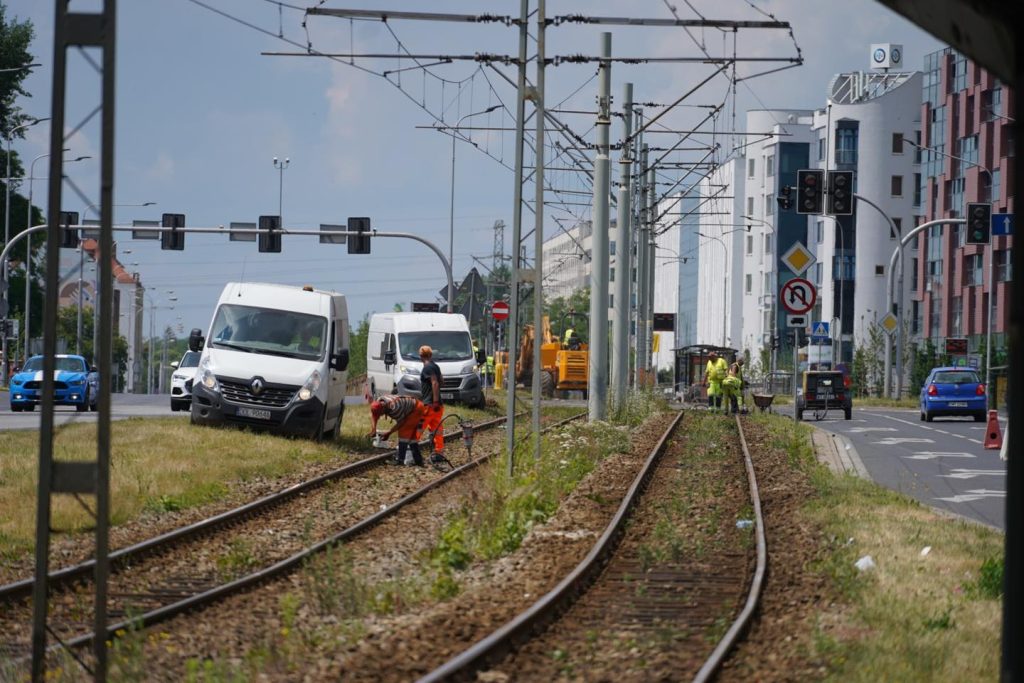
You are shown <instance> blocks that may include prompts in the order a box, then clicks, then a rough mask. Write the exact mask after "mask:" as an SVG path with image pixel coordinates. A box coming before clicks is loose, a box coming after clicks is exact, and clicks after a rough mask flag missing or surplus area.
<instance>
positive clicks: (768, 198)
mask: <svg viewBox="0 0 1024 683" xmlns="http://www.w3.org/2000/svg"><path fill="white" fill-rule="evenodd" d="M764 215H765V216H771V215H772V193H771V192H769V193H768V194H766V195H765V196H764Z"/></svg>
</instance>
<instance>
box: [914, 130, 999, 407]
mask: <svg viewBox="0 0 1024 683" xmlns="http://www.w3.org/2000/svg"><path fill="white" fill-rule="evenodd" d="M903 142H906V143H908V144H910V145H913V146H914V147H916V148H918V149H920V150H922V151H925V152H932V153H934V154H941V155H942V156H944V157H948V158H950V159H952V160H953V161H959V162H960V163H962V164H968V165H969V166H974V167H975V168H977V169H980V170H982V171H984V172H985V174H986V175H987V176H988V185H989V193H990V194H991V191H992V189H991V188H992V169H990V168H989V167H988V166H983V165H981V164H979V163H978V162H976V161H969V160H967V159H963V158H961V157H958V156H954V155H952V154H947V153H946V152H941V151H939V150H937V149H933V148H931V147H925V146H924V145H919V144H918V143H916V142H914V141H913V140H908V139H907V138H903ZM979 153H980V152H979ZM980 195H981V193H980V192H979V193H978V200H979V201H980V200H981V196H980ZM992 199H993V197H991V196H989V203H990V204H991V202H992ZM988 246H989V250H988V306H987V307H986V308H987V311H986V315H985V390H986V392H987V395H988V407H989V408H995V403H994V401H993V397H994V396H995V392H993V391H992V299H993V295H994V294H995V280H994V277H993V273H994V272H995V269H996V247H995V238H994V236H990V237H989V245H988ZM901 261H902V259H901ZM902 271H903V264H902V263H900V272H901V273H902ZM902 284H903V283H902V282H901V283H900V295H902V293H903V286H902ZM900 312H901V314H902V309H900ZM902 329H903V325H902V324H901V325H900V330H902ZM896 353H897V354H899V353H900V350H899V349H897V350H896ZM898 359H899V356H897V360H898Z"/></svg>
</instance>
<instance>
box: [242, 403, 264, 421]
mask: <svg viewBox="0 0 1024 683" xmlns="http://www.w3.org/2000/svg"><path fill="white" fill-rule="evenodd" d="M238 416H239V417H251V418H252V419H254V420H269V419H270V411H269V410H266V409H264V408H247V407H245V406H241V407H240V408H239V409H238Z"/></svg>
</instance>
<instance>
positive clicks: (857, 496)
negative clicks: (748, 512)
mask: <svg viewBox="0 0 1024 683" xmlns="http://www.w3.org/2000/svg"><path fill="white" fill-rule="evenodd" d="M753 419H756V420H758V421H762V422H763V423H764V424H765V425H766V426H767V427H768V429H769V431H770V433H771V435H772V440H773V442H774V444H775V445H779V446H781V447H783V448H785V449H786V451H787V452H788V453H789V458H790V463H791V464H792V466H793V467H794V469H797V470H800V471H803V472H806V473H808V474H809V475H810V477H811V482H812V484H813V485H814V487H815V489H816V491H817V495H816V497H815V498H814V499H813V500H810V501H808V503H807V504H806V505H805V508H804V512H805V513H806V515H807V518H808V520H809V521H811V522H812V523H814V524H815V525H817V526H819V527H820V528H821V529H822V530H823V532H824V541H823V542H824V543H825V544H826V547H825V552H824V553H823V555H822V560H821V561H820V562H819V563H818V564H817V565H816V566H815V567H813V568H812V570H814V571H819V572H823V573H825V574H826V575H827V576H829V577H830V578H831V580H832V583H833V585H834V586H835V587H836V589H837V591H838V593H839V594H840V595H841V596H843V597H844V598H845V600H846V601H847V602H848V604H849V607H850V609H845V610H842V611H841V612H839V613H838V614H832V615H829V616H828V617H827V618H822V620H821V621H820V622H819V631H818V633H816V634H815V638H814V642H815V647H816V649H817V650H818V654H819V655H821V656H824V657H826V658H827V659H828V661H829V664H830V679H831V680H837V681H879V680H899V681H936V680H942V681H980V680H997V679H998V677H999V672H998V663H999V641H1000V610H1001V606H1000V603H999V602H998V600H997V597H998V595H999V590H1000V587H1001V583H1002V545H1003V540H1004V539H1003V536H1002V535H1001V534H999V533H998V532H995V531H993V530H990V529H988V528H985V527H982V526H980V525H975V524H972V523H969V522H964V521H958V520H952V519H950V518H948V517H945V516H942V515H939V514H936V513H935V512H933V511H932V510H930V509H928V508H927V507H925V506H923V505H921V504H919V503H917V502H916V501H914V500H912V499H910V498H908V497H906V496H903V495H900V494H897V493H894V492H892V491H889V490H888V489H884V488H882V487H880V486H877V485H875V484H873V483H871V482H867V481H864V480H862V479H858V478H856V477H853V476H850V475H846V476H836V475H834V474H832V473H830V472H829V471H828V470H827V469H825V468H824V467H823V466H821V465H819V464H817V463H816V462H815V461H814V459H813V454H812V453H811V449H810V446H809V439H808V438H807V435H806V430H807V429H809V427H806V426H804V425H796V426H795V427H796V428H794V424H793V422H792V421H791V420H787V419H783V418H779V417H778V416H763V417H762V416H756V417H754V418H753ZM925 547H930V551H929V552H927V553H925V554H924V555H922V551H923V549H924V548H925ZM864 555H871V557H872V558H873V560H874V562H875V564H876V567H875V569H873V570H869V571H867V572H860V571H858V570H857V569H856V568H855V567H854V562H856V561H857V559H858V558H860V557H862V556H864Z"/></svg>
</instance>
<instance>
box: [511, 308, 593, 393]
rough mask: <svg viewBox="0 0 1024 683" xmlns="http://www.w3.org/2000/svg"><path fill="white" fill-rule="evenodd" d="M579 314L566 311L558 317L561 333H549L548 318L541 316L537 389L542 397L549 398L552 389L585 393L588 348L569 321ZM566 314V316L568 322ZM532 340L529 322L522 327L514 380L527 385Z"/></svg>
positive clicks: (528, 381) (553, 391)
mask: <svg viewBox="0 0 1024 683" xmlns="http://www.w3.org/2000/svg"><path fill="white" fill-rule="evenodd" d="M576 317H583V314H582V313H576V312H574V311H569V312H568V313H566V314H565V316H564V317H563V319H562V337H561V338H559V337H555V336H553V335H552V334H551V322H550V319H549V318H548V316H544V317H543V318H542V326H543V328H542V330H541V339H540V344H541V345H540V364H541V369H542V370H543V372H541V375H540V393H541V395H542V396H544V397H546V398H553V397H554V396H555V395H556V393H557V394H558V395H559V397H561V398H566V397H567V395H568V392H570V391H582V392H583V397H584V398H586V397H587V375H588V373H589V372H590V370H589V368H590V351H589V348H590V347H589V345H588V344H586V343H585V342H584V341H583V340H582V339H581V338H580V337H579V335H578V334H576V333H575V332H574V331H573V330H574V327H573V324H572V321H573V320H574V319H575V318H576ZM566 318H568V319H569V321H568V324H567V323H566ZM534 343H536V335H535V334H534V329H533V325H526V326H524V327H523V334H522V338H521V339H520V343H519V354H518V357H517V358H516V373H515V377H516V382H517V383H521V384H524V385H526V386H530V384H531V383H532V382H533V345H534Z"/></svg>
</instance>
